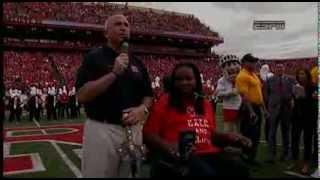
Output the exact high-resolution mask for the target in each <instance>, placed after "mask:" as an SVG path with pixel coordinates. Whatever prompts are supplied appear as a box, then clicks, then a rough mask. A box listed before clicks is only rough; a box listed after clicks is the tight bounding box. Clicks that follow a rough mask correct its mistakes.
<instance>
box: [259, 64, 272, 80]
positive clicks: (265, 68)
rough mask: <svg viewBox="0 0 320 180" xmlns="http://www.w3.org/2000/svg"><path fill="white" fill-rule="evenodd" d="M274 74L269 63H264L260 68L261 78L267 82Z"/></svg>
mask: <svg viewBox="0 0 320 180" xmlns="http://www.w3.org/2000/svg"><path fill="white" fill-rule="evenodd" d="M273 75H274V74H273V73H272V72H271V70H270V67H269V65H268V64H264V65H262V66H261V68H260V78H261V79H262V80H263V81H264V82H265V81H266V80H267V79H269V78H271V77H272V76H273Z"/></svg>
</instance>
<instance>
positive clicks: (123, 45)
mask: <svg viewBox="0 0 320 180" xmlns="http://www.w3.org/2000/svg"><path fill="white" fill-rule="evenodd" d="M120 50H121V52H122V53H128V51H129V43H128V38H125V39H123V41H122V43H121V47H120Z"/></svg>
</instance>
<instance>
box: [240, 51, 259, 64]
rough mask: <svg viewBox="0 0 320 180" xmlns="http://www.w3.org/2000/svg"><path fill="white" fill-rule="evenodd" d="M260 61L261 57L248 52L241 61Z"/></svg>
mask: <svg viewBox="0 0 320 180" xmlns="http://www.w3.org/2000/svg"><path fill="white" fill-rule="evenodd" d="M258 61H259V58H256V57H254V56H252V54H250V53H249V54H246V55H244V56H243V57H242V59H241V63H244V62H258Z"/></svg>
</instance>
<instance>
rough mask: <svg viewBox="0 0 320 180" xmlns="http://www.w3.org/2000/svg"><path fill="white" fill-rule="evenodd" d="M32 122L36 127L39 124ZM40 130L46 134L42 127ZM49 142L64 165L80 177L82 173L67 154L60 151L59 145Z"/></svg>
mask: <svg viewBox="0 0 320 180" xmlns="http://www.w3.org/2000/svg"><path fill="white" fill-rule="evenodd" d="M33 122H34V123H35V124H36V125H37V126H38V128H41V127H40V124H39V123H38V122H37V121H36V120H33ZM41 132H42V133H43V134H45V135H47V133H46V131H45V130H44V129H41ZM50 143H51V144H52V146H53V147H54V148H55V149H56V151H57V152H58V154H59V155H60V156H61V158H62V160H63V161H64V162H65V163H66V165H67V166H68V167H69V168H70V170H71V171H72V172H73V174H74V175H75V176H76V177H77V178H82V174H81V172H80V170H79V169H78V168H77V166H76V165H75V164H74V163H73V162H72V161H71V160H70V159H69V158H68V156H67V155H66V154H65V153H64V152H63V151H62V149H61V148H60V147H59V145H58V144H57V143H56V142H54V141H51V140H50Z"/></svg>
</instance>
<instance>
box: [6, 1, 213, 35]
mask: <svg viewBox="0 0 320 180" xmlns="http://www.w3.org/2000/svg"><path fill="white" fill-rule="evenodd" d="M119 11H122V12H124V14H125V15H126V16H127V17H128V20H129V22H130V24H131V27H132V29H133V30H139V31H144V32H146V31H170V32H181V33H192V34H201V35H206V36H217V35H218V34H217V33H216V32H213V31H211V30H210V28H209V27H207V26H206V25H204V24H203V23H201V22H200V20H199V19H198V18H196V17H194V16H192V15H181V14H176V13H174V12H167V11H161V12H156V10H152V9H148V10H145V9H138V8H131V7H130V6H129V8H127V9H124V7H123V6H119V5H114V4H111V3H102V4H95V5H93V4H85V3H74V2H22V3H13V2H7V3H4V20H5V21H10V22H19V23H39V22H41V21H42V20H56V21H69V22H78V23H89V24H104V21H105V20H106V19H107V17H109V16H110V15H112V14H114V13H115V12H119Z"/></svg>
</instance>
